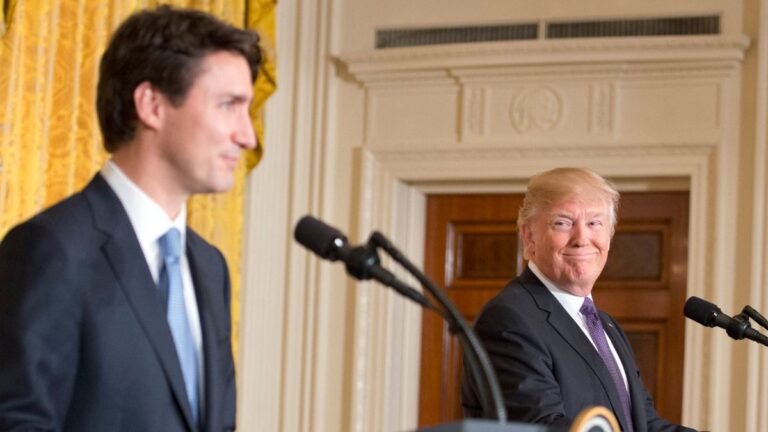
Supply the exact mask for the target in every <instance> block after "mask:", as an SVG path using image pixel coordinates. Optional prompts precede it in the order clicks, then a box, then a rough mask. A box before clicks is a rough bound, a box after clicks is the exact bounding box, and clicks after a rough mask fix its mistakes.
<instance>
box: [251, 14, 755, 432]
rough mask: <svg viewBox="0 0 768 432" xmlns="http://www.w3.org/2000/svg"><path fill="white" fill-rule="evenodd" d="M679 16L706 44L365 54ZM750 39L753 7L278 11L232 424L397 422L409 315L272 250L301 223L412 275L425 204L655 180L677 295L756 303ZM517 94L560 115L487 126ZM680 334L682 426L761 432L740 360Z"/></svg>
mask: <svg viewBox="0 0 768 432" xmlns="http://www.w3.org/2000/svg"><path fill="white" fill-rule="evenodd" d="M470 3H471V5H472V7H471V8H470V7H467V5H468V4H470ZM687 14H720V15H721V23H722V24H721V25H722V35H720V36H716V37H693V38H688V39H680V38H638V39H624V38H619V39H602V40H586V41H584V40H582V41H561V42H553V41H539V42H510V43H497V44H483V45H472V46H466V45H465V46H443V47H433V48H419V49H399V50H384V51H386V52H374V50H373V49H372V48H373V40H374V32H375V29H377V28H391V27H409V26H414V27H421V26H436V25H441V26H442V25H464V24H494V23H508V22H518V21H528V20H549V19H559V18H563V19H579V18H591V17H634V16H638V17H647V16H653V17H657V16H670V15H687ZM767 32H768V2H767V1H762V2H760V1H735V0H720V1H715V0H708V1H705V0H690V1H674V2H669V1H644V2H629V1H598V0H590V1H579V2H569V1H554V0H542V1H537V2H533V1H513V0H495V1H492V0H475V1H473V2H466V1H458V0H387V1H382V0H378V1H375V0H336V1H333V0H295V1H292V2H281V3H280V5H279V7H278V34H279V37H278V56H279V57H278V73H279V90H278V93H277V94H276V95H275V96H274V97H273V99H272V101H271V102H270V105H269V108H268V113H267V135H268V136H267V145H266V153H265V158H264V160H263V162H262V164H261V165H260V166H259V168H258V170H256V172H255V173H254V175H253V178H252V179H251V185H250V186H251V190H250V194H251V203H250V207H249V215H248V219H247V220H248V221H249V227H248V229H249V233H248V236H249V237H248V239H247V241H248V251H247V252H246V258H245V259H246V261H245V262H244V263H243V264H244V265H243V267H244V268H246V269H247V274H246V275H245V278H244V282H245V283H244V296H245V297H244V299H243V311H242V316H243V328H242V335H241V338H242V344H241V347H242V358H241V359H240V370H239V379H240V392H241V393H240V405H239V415H240V426H241V429H242V430H280V431H294V430H296V431H298V430H301V431H336V430H354V431H378V430H381V431H389V430H404V429H408V428H412V427H413V426H414V425H415V422H416V416H417V413H416V406H417V401H418V399H417V397H418V394H417V393H418V358H419V357H418V356H419V352H418V346H419V325H420V310H419V309H418V308H416V307H415V306H413V305H411V304H409V303H408V302H406V301H404V300H403V299H401V298H399V297H397V296H396V295H394V294H392V293H391V292H390V291H388V290H386V289H384V288H383V287H381V286H377V285H373V284H369V283H362V284H357V283H354V282H353V281H351V280H349V279H348V278H347V277H346V276H345V275H344V272H343V269H342V268H341V266H339V265H333V264H327V263H320V262H319V261H318V260H317V259H315V258H314V257H310V256H309V255H308V254H307V253H306V252H304V251H303V250H302V249H301V248H300V247H299V246H296V245H294V243H293V242H292V229H293V224H294V223H295V221H296V220H298V218H299V217H301V216H302V215H304V214H306V213H312V214H314V215H316V216H318V217H321V218H323V219H324V220H326V221H328V222H329V223H332V224H334V225H336V226H338V227H339V228H341V229H342V230H343V231H345V232H346V233H348V234H349V236H350V239H351V240H352V242H354V243H358V242H362V241H364V240H365V239H366V238H367V235H368V233H369V232H370V231H371V230H372V229H380V230H382V231H383V232H384V233H386V234H387V235H389V236H390V237H391V238H393V239H394V240H395V242H396V243H397V244H398V246H400V247H401V248H402V249H403V250H404V251H405V252H406V253H407V254H408V255H409V257H411V258H412V259H413V260H414V261H416V262H419V261H420V260H421V256H422V253H423V247H424V245H423V244H422V243H423V240H422V239H423V237H422V232H423V212H424V209H423V202H424V197H425V194H427V193H430V192H435V191H437V192H440V191H455V190H469V191H473V190H474V191H485V190H519V189H520V188H521V185H523V184H524V181H525V178H526V177H527V176H529V175H531V174H533V173H535V172H537V171H540V170H542V169H546V168H549V167H551V166H556V165H563V164H569V165H573V164H580V165H587V166H591V167H592V168H594V169H596V170H598V171H600V172H602V173H603V174H605V175H607V176H610V177H612V178H614V179H616V180H618V181H619V183H620V184H621V185H623V186H622V187H624V188H625V189H629V188H633V189H637V188H639V189H643V188H645V189H653V188H654V187H656V186H654V185H656V184H659V183H660V182H659V181H658V180H665V181H666V180H669V179H672V180H674V181H675V182H678V184H683V185H687V186H686V187H689V188H690V190H691V232H690V244H689V246H690V253H689V255H690V256H689V286H688V291H689V294H691V295H699V296H702V297H705V298H709V299H711V300H713V301H715V302H717V303H718V304H720V305H721V307H723V309H724V311H726V312H730V313H735V312H737V310H738V309H739V308H740V307H741V306H742V305H744V304H747V303H749V304H752V305H753V306H755V307H756V308H757V309H758V310H762V311H768V308H767V307H766V306H768V300H766V298H765V297H766V296H765V295H764V292H765V290H766V282H767V281H768V275H766V273H765V271H764V270H763V269H764V268H765V267H766V264H768V259H767V258H766V253H765V252H766V245H767V244H768V237H767V236H766V234H765V231H764V227H765V226H766V225H768V217H767V216H766V200H765V195H766V187H765V173H766V169H767V168H768V159H767V158H766V146H765V141H766V121H765V120H766V114H767V113H766V103H765V102H766V100H768V90H766V76H768V66H767V64H766V63H767V62H768V54H767V53H766V52H765V51H766V48H765V43H766V41H767V40H768V34H767ZM537 89H538V90H539V91H542V92H543V93H542V94H544V98H549V99H548V100H549V101H550V102H551V103H555V104H558V103H559V104H560V109H561V112H562V116H561V118H560V120H558V122H557V124H556V125H555V126H553V127H551V128H549V129H547V128H541V127H539V128H536V127H534V128H532V129H526V130H522V129H521V128H519V127H517V128H516V127H515V125H514V124H512V123H510V121H509V119H508V116H506V115H505V113H506V112H508V111H509V109H510V108H509V107H510V105H511V104H514V101H515V97H516V95H519V94H521V92H522V91H524V90H526V91H536V90H537ZM541 89H544V90H541ZM595 113H602V114H600V115H597V114H595ZM668 119H672V121H669V120H668ZM416 120H418V121H416ZM638 178H639V179H645V181H639V182H638V181H637V179H638ZM478 180H482V182H478ZM478 184H480V186H478ZM686 332H687V333H686V335H687V341H686V359H685V365H686V370H685V403H684V419H685V421H686V422H688V423H689V424H691V425H693V426H697V427H701V428H709V429H712V430H731V431H735V430H767V429H768V417H766V414H765V413H768V394H766V393H768V377H765V376H764V375H762V374H761V373H760V370H761V369H765V366H766V357H765V355H764V354H763V353H762V349H761V348H759V347H757V346H754V344H751V345H750V344H748V343H747V342H743V341H741V342H734V341H731V340H730V339H728V338H727V336H725V334H724V332H721V331H719V330H709V329H704V328H702V327H700V326H695V325H693V324H690V325H689V326H688V327H687V329H686Z"/></svg>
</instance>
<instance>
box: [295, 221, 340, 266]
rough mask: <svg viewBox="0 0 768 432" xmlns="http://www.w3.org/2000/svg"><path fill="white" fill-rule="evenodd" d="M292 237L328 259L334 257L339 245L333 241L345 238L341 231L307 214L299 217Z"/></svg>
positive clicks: (333, 258)
mask: <svg viewBox="0 0 768 432" xmlns="http://www.w3.org/2000/svg"><path fill="white" fill-rule="evenodd" d="M293 238H294V239H296V241H297V242H299V243H301V244H302V245H303V246H304V247H306V248H307V249H309V250H311V251H312V252H314V253H316V254H317V255H319V256H320V257H321V258H323V259H330V260H335V259H336V250H337V249H338V247H339V245H336V244H335V243H334V242H335V241H336V240H337V239H340V240H342V241H344V242H346V240H347V238H346V237H345V236H344V234H342V233H341V231H339V230H337V229H336V228H334V227H332V226H330V225H327V224H326V223H324V222H323V221H321V220H319V219H315V218H314V217H312V216H309V215H307V216H304V217H303V218H301V220H299V223H297V224H296V228H295V229H294V230H293Z"/></svg>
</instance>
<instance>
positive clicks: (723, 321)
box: [683, 296, 768, 346]
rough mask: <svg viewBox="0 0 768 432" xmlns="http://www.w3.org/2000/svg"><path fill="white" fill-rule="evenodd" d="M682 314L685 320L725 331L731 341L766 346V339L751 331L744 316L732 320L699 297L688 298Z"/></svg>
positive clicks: (767, 344)
mask: <svg viewBox="0 0 768 432" xmlns="http://www.w3.org/2000/svg"><path fill="white" fill-rule="evenodd" d="M683 313H684V314H685V316H686V317H687V318H690V319H692V320H694V321H696V322H697V323H699V324H701V325H703V326H707V327H720V328H723V329H725V331H726V333H728V336H730V337H732V338H733V339H736V340H740V339H744V338H746V339H749V340H753V341H755V342H757V343H759V344H762V345H766V346H768V337H766V336H765V335H763V334H762V333H760V332H758V331H757V330H755V329H753V328H752V327H751V326H750V325H749V321H748V319H747V317H746V316H742V315H741V314H740V315H737V316H736V317H733V318H732V317H729V316H728V315H726V314H724V313H723V312H722V311H721V310H720V308H719V307H717V306H715V305H714V304H712V303H710V302H708V301H706V300H704V299H701V298H699V297H695V296H694V297H691V298H689V299H688V300H687V301H686V302H685V307H684V308H683Z"/></svg>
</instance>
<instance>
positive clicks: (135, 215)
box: [101, 160, 205, 413]
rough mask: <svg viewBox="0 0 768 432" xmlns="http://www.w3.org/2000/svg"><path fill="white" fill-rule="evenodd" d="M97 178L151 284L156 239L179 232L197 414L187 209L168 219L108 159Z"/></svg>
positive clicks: (158, 262) (197, 339)
mask: <svg viewBox="0 0 768 432" xmlns="http://www.w3.org/2000/svg"><path fill="white" fill-rule="evenodd" d="M101 175H102V176H103V177H104V179H105V180H106V181H107V183H108V184H109V186H110V187H111V188H112V190H113V191H114V192H115V194H116V195H117V198H118V199H119V200H120V202H121V203H122V204H123V207H124V208H125V211H126V213H128V219H130V221H131V225H132V226H133V231H134V232H135V233H136V237H137V238H138V239H139V245H141V251H142V252H143V253H144V258H145V259H146V260H147V266H148V267H149V271H150V272H151V273H152V279H154V281H155V284H157V283H158V279H159V278H160V270H161V269H162V266H163V257H162V256H161V253H160V244H159V243H158V240H159V239H160V237H162V236H163V234H165V233H166V232H167V231H168V230H169V229H171V228H176V229H178V230H179V232H180V233H181V250H182V251H183V252H184V253H182V254H181V280H182V284H183V289H184V303H185V306H186V309H187V319H188V320H189V327H190V330H191V331H192V339H193V341H194V344H195V353H196V355H197V364H198V365H199V367H198V370H197V375H198V380H197V382H198V391H199V395H198V401H199V403H200V412H201V413H202V412H204V411H203V407H204V399H203V395H204V394H205V392H204V391H203V390H204V388H203V386H204V384H205V380H204V376H205V374H204V373H203V371H204V366H205V365H204V363H203V349H202V346H203V335H202V330H201V327H200V314H199V312H198V307H197V297H196V296H195V287H194V285H193V283H192V272H191V271H190V268H189V260H188V259H187V254H186V250H187V249H186V240H187V221H186V219H187V207H186V205H184V206H182V208H181V211H180V212H179V215H178V216H177V217H176V219H173V220H171V218H170V217H169V216H168V214H167V213H166V212H165V211H164V210H163V209H162V208H161V207H160V205H159V204H157V203H156V202H155V201H154V200H152V198H150V197H149V195H147V194H146V193H144V191H142V190H141V189H140V188H139V187H138V186H137V185H136V183H134V182H133V181H131V179H129V178H128V176H126V175H125V173H123V172H122V171H121V170H120V168H119V167H118V166H117V165H116V164H115V163H114V162H112V161H111V160H110V161H107V163H106V164H105V165H104V167H103V168H102V169H101Z"/></svg>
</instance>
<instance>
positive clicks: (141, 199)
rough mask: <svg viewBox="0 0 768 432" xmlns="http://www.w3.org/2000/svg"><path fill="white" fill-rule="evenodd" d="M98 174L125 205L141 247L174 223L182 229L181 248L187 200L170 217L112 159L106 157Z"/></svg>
mask: <svg viewBox="0 0 768 432" xmlns="http://www.w3.org/2000/svg"><path fill="white" fill-rule="evenodd" d="M101 175H102V176H103V177H104V179H105V180H106V181H107V183H108V184H109V186H110V187H112V190H114V191H115V194H116V195H117V197H118V199H119V200H120V202H121V203H122V204H123V207H125V211H126V213H128V219H130V221H131V225H133V230H134V231H135V232H136V237H138V239H139V243H140V244H141V245H142V247H145V246H146V245H148V244H152V243H154V242H156V241H157V239H159V238H160V237H161V236H162V235H163V234H165V232H166V231H168V230H169V229H170V228H174V227H175V228H177V229H178V230H179V232H180V233H181V245H182V250H183V247H184V244H185V240H186V219H187V206H186V204H184V205H182V207H181V211H180V212H179V214H178V216H176V218H175V219H171V218H170V217H168V214H167V213H166V212H165V211H164V210H163V209H162V207H160V205H159V204H158V203H156V202H155V201H154V200H153V199H152V198H150V197H149V195H147V194H146V193H145V192H144V191H143V190H141V188H139V187H138V186H137V185H136V183H134V182H133V181H131V179H130V178H128V176H127V175H125V173H123V171H122V170H121V169H120V168H119V167H118V166H117V164H115V163H114V162H113V161H111V160H109V161H107V163H106V164H105V165H104V167H103V168H102V169H101Z"/></svg>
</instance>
